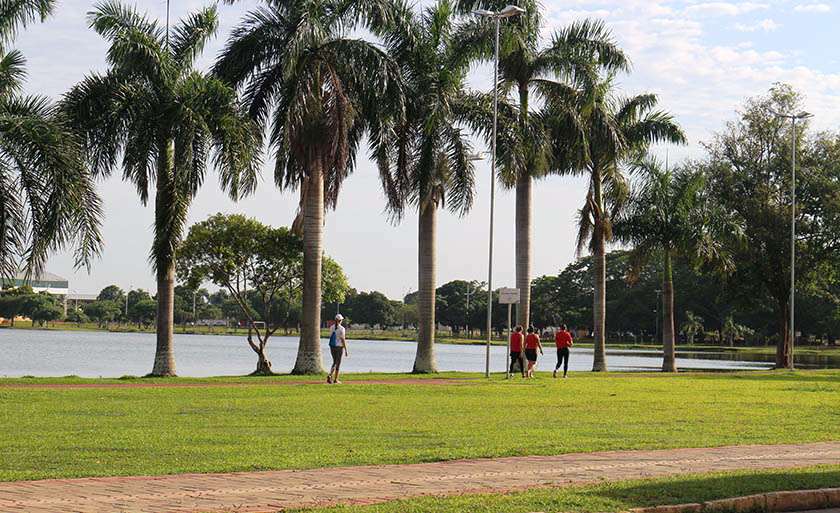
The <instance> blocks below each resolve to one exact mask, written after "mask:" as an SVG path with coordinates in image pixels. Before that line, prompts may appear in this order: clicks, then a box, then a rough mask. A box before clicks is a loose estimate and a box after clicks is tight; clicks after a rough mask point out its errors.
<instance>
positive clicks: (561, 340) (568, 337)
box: [554, 324, 574, 378]
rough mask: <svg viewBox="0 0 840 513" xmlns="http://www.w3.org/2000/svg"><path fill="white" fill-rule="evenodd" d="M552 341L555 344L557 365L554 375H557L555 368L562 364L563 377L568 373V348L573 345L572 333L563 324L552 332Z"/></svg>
mask: <svg viewBox="0 0 840 513" xmlns="http://www.w3.org/2000/svg"><path fill="white" fill-rule="evenodd" d="M554 343H555V344H556V345H557V365H556V366H555V367H554V377H555V378H556V377H557V370H558V369H560V366H561V365H562V366H563V377H564V378H565V377H566V375H567V374H568V373H569V354H570V352H571V351H570V348H571V347H572V346H573V345H574V341H573V340H572V334H571V333H569V330H568V329H567V328H566V325H565V324H564V325H563V326H562V327H561V328H560V329H559V330H557V332H556V333H555V334H554Z"/></svg>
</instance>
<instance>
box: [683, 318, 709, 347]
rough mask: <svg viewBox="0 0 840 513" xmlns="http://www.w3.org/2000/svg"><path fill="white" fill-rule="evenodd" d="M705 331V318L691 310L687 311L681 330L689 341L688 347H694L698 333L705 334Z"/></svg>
mask: <svg viewBox="0 0 840 513" xmlns="http://www.w3.org/2000/svg"><path fill="white" fill-rule="evenodd" d="M703 330H705V327H704V326H703V318H702V317H700V316H699V315H697V314H696V313H694V312H692V311H691V310H686V311H685V322H684V323H683V325H682V327H681V328H680V332H681V333H682V334H683V335H685V336H686V338H687V339H688V345H690V346H693V345H694V337H696V336H697V334H698V333H703Z"/></svg>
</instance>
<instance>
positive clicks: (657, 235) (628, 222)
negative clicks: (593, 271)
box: [615, 158, 737, 372]
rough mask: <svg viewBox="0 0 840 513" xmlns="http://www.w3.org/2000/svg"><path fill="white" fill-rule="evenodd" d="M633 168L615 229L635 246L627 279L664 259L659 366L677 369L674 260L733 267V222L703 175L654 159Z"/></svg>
mask: <svg viewBox="0 0 840 513" xmlns="http://www.w3.org/2000/svg"><path fill="white" fill-rule="evenodd" d="M632 171H633V172H634V173H637V174H639V175H641V176H640V181H639V183H638V186H637V188H636V190H634V192H633V194H632V195H631V198H630V200H629V201H628V204H627V206H626V208H625V209H624V212H623V213H622V214H621V216H620V217H619V219H618V220H617V221H616V224H615V233H616V235H617V238H618V239H619V240H621V241H623V242H626V243H630V244H632V245H633V249H632V252H631V269H630V278H631V280H632V279H635V278H637V277H638V275H639V273H640V272H641V270H642V269H643V268H644V267H645V265H646V264H647V262H648V261H649V260H650V259H651V258H652V257H653V256H654V255H659V256H660V257H661V258H662V306H663V308H662V348H663V354H664V358H663V361H662V370H663V371H664V372H676V371H677V365H676V351H675V334H676V330H675V326H674V276H673V274H674V267H673V260H674V258H676V257H677V256H682V257H685V258H687V259H689V260H692V261H694V262H695V263H696V264H698V265H699V264H701V263H713V264H716V265H718V266H720V267H721V268H722V269H723V270H727V269H731V268H732V266H733V262H732V259H731V257H730V256H729V254H728V252H727V250H726V248H727V245H726V241H727V239H729V237H730V236H731V234H733V233H735V232H736V231H737V226H736V225H735V223H732V222H728V221H727V218H726V216H725V215H724V211H723V209H722V208H720V207H719V206H718V205H717V203H716V202H715V201H714V199H713V198H710V197H709V195H708V194H707V193H706V191H705V189H706V176H705V175H704V174H702V173H699V172H695V171H690V170H686V169H680V170H678V171H670V170H668V169H662V166H661V165H660V164H659V162H657V161H656V159H654V158H646V159H644V160H642V161H640V162H637V163H634V164H633V166H632ZM701 326H702V324H701ZM692 338H693V337H692Z"/></svg>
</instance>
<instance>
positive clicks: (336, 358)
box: [327, 314, 574, 384]
mask: <svg viewBox="0 0 840 513" xmlns="http://www.w3.org/2000/svg"><path fill="white" fill-rule="evenodd" d="M343 321H344V316H343V315H341V314H338V315H336V316H335V323H333V325H332V329H331V330H330V355H331V356H332V361H333V363H332V367H330V372H329V374H327V383H330V384H341V381H339V379H338V375H339V370H340V369H341V360H342V358H343V357H345V356H347V355H348V352H347V330H346V329H345V327H344V326H342V324H341V323H342V322H343ZM554 344H555V345H556V346H557V365H555V366H554V373H553V376H554V377H555V378H556V377H557V371H559V370H560V368H561V367H562V368H563V377H564V378H565V377H567V376H568V373H569V355H570V349H571V347H572V346H573V345H574V337H572V333H571V332H570V331H569V330H568V328H567V327H566V325H565V324H564V325H563V326H562V327H561V328H560V329H559V330H557V331H556V332H555V333H554ZM537 351H539V352H540V355H544V354H545V353H544V352H543V346H542V342H541V341H540V335H539V333H538V332H537V330H536V329H535V328H534V327H533V326H530V327H528V330H527V333H522V326H517V327H516V329H514V330H513V333H511V334H510V373H511V374H513V373H514V370H515V368H516V366H517V365H518V366H519V369H520V371H521V373H522V377H523V378H533V377H534V368H535V367H536V365H537ZM523 356H524V358H523ZM523 360H525V361H527V366H526V364H525V362H524V361H523Z"/></svg>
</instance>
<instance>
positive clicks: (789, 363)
mask: <svg viewBox="0 0 840 513" xmlns="http://www.w3.org/2000/svg"><path fill="white" fill-rule="evenodd" d="M771 112H773V114H775V115H776V116H778V117H780V118H783V119H789V120H790V128H791V130H790V146H791V151H792V152H793V153H792V154H791V158H790V162H791V164H790V353H791V354H790V355H785V366H786V367H787V368H789V369H793V345H794V343H795V342H796V328H794V326H793V321H794V312H793V310H794V301H795V292H796V268H795V264H796V122H797V121H804V120H806V119H808V118H811V117H813V115H812V114H811V113H809V112H804V111H803V112H799V113H797V114H782V113H781V112H775V111H771Z"/></svg>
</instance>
